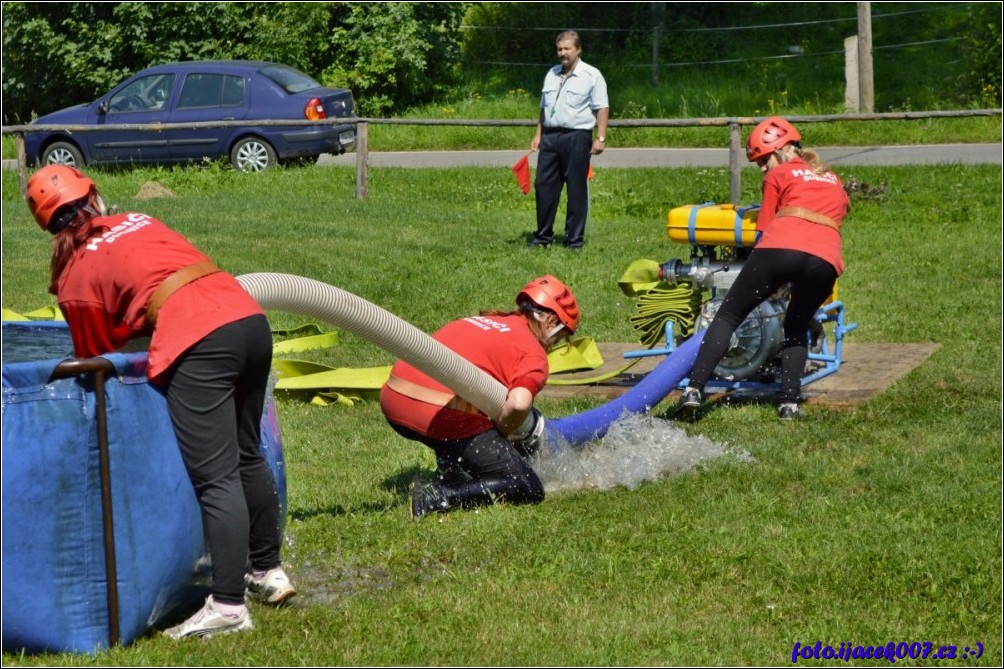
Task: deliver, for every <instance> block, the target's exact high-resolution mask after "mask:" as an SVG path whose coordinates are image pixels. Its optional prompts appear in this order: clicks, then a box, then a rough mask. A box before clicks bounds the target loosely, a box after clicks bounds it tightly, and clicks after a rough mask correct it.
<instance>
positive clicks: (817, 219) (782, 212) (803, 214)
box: [777, 207, 840, 232]
mask: <svg viewBox="0 0 1004 669" xmlns="http://www.w3.org/2000/svg"><path fill="white" fill-rule="evenodd" d="M777 215H778V216H794V217H796V218H803V219H805V220H807V221H809V222H810V223H818V224H819V225H825V226H826V227H828V228H833V229H834V230H836V231H837V232H840V224H839V223H837V222H836V221H834V220H833V219H832V218H830V217H829V216H827V215H826V214H820V213H819V212H818V211H812V210H811V209H806V208H805V207H781V208H780V209H778V210H777Z"/></svg>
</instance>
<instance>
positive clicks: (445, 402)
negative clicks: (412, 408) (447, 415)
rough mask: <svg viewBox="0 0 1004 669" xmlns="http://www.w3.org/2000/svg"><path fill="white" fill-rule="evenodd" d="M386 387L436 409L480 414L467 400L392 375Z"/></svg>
mask: <svg viewBox="0 0 1004 669" xmlns="http://www.w3.org/2000/svg"><path fill="white" fill-rule="evenodd" d="M386 385H387V387H388V388H390V389H391V390H393V391H394V392H398V393H401V394H402V395H404V396H405V397H410V398H411V399H413V400H418V401H419V402H425V403H426V404H431V405H433V406H437V407H446V408H447V409H453V410H455V411H464V412H466V413H473V414H480V413H481V411H480V410H479V409H478V408H477V407H476V406H474V405H473V404H471V403H470V402H468V401H467V400H465V399H463V398H461V397H458V396H457V395H454V394H453V393H444V392H442V391H441V390H433V389H432V388H426V387H425V386H420V385H418V384H417V383H412V382H411V381H405V380H404V379H402V378H401V377H399V376H394V375H393V374H391V375H390V378H388V379H387V384H386Z"/></svg>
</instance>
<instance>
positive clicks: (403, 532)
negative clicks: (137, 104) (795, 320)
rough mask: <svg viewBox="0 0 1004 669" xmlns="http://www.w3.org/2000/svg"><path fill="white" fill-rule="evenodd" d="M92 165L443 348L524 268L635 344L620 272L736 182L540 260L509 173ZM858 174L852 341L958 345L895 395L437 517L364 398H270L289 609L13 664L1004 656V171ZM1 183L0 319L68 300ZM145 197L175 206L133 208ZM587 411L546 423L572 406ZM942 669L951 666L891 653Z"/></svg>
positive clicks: (717, 419) (707, 188)
mask: <svg viewBox="0 0 1004 669" xmlns="http://www.w3.org/2000/svg"><path fill="white" fill-rule="evenodd" d="M94 176H95V178H96V180H97V181H98V183H99V185H100V186H101V187H102V189H103V193H104V195H105V199H106V201H110V202H116V203H118V204H119V205H121V206H122V207H123V208H126V209H139V210H142V211H145V212H148V213H150V214H153V215H155V216H157V217H158V218H161V219H163V220H165V221H167V222H168V223H169V224H170V225H172V226H173V227H175V228H176V229H178V230H179V231H181V232H183V233H184V234H186V235H188V236H189V237H190V238H191V239H192V240H193V241H195V242H196V243H197V244H198V245H199V246H200V247H201V248H202V249H203V250H205V251H206V252H207V253H209V254H210V255H211V256H212V257H213V258H214V259H215V260H216V261H217V263H218V264H219V265H220V266H221V267H223V268H225V269H227V270H228V271H231V272H233V273H235V274H242V273H247V272H253V271H274V272H284V273H290V274H298V275H303V276H308V277H311V278H315V279H318V280H320V281H324V282H326V283H330V284H332V285H335V286H338V287H340V288H343V289H345V290H348V291H350V292H352V293H354V294H357V295H359V296H361V297H364V298H366V299H368V300H371V301H373V302H375V303H376V304H379V305H380V306H382V307H384V308H386V309H388V310H389V311H391V312H392V313H394V314H397V315H399V316H401V317H402V318H404V319H405V320H407V321H409V322H411V323H413V324H415V325H416V326H418V327H420V328H422V329H423V330H426V331H431V330H433V329H435V328H436V327H438V326H439V325H440V324H442V323H443V322H445V321H446V320H449V319H452V318H456V317H459V316H463V315H469V314H470V313H473V312H475V311H477V310H479V309H482V308H489V307H504V306H506V305H509V304H510V303H511V300H512V298H513V294H514V291H515V290H516V289H518V287H519V286H521V285H522V284H523V283H524V282H525V281H526V280H527V279H528V278H529V277H532V276H535V275H538V274H541V273H544V272H550V273H554V274H556V275H557V276H559V277H561V278H563V279H564V280H565V281H567V282H568V284H569V285H570V286H571V287H572V288H573V290H574V291H575V292H576V294H577V296H578V298H579V300H580V303H581V306H582V310H583V320H582V329H581V332H582V334H584V335H588V336H591V337H593V338H595V339H597V340H598V341H632V340H634V333H633V331H632V330H631V327H630V323H629V321H628V319H629V316H630V313H631V304H630V301H629V300H628V299H627V298H626V297H624V296H623V295H622V294H621V293H620V291H619V289H618V288H617V285H616V281H617V278H618V277H619V276H620V274H621V272H622V271H623V269H624V268H625V267H626V266H627V265H628V264H629V263H630V262H631V261H633V260H635V259H638V258H653V259H656V260H665V259H667V258H669V257H685V256H686V255H687V253H688V249H687V248H686V247H684V246H681V245H677V244H672V243H670V242H669V241H668V240H667V238H666V236H665V228H664V221H665V214H666V212H667V211H668V209H669V208H670V207H672V206H677V205H682V204H688V203H695V202H701V201H706V200H713V201H719V202H724V201H727V199H728V174H727V172H726V171H725V170H720V169H680V170H660V169H622V170H617V169H608V170H603V172H602V173H601V174H600V175H598V178H597V180H596V181H595V182H594V184H593V186H592V196H593V200H592V202H593V206H592V217H591V221H590V224H589V228H588V230H587V246H586V248H585V249H584V250H583V251H582V252H581V253H578V254H571V253H566V252H565V251H564V250H562V249H560V248H556V249H551V250H547V251H540V250H538V251H534V252H531V251H529V250H527V249H526V248H525V247H524V240H525V235H526V234H527V233H528V232H529V231H530V230H531V229H532V227H533V222H532V221H533V200H532V197H526V196H523V195H521V194H520V193H519V191H518V189H517V188H516V185H515V183H514V181H513V178H512V174H511V173H510V172H509V171H508V170H507V169H489V168H464V169H449V170H430V169H425V170H406V169H379V170H372V171H371V173H370V189H369V193H370V196H369V199H368V200H366V201H359V200H356V199H355V198H354V172H353V171H352V170H351V169H350V168H325V169H296V170H277V171H275V172H270V173H265V174H261V175H244V174H238V173H235V172H233V171H231V170H215V169H208V170H152V169H150V170H135V171H127V172H116V173H100V172H96V173H94ZM841 176H843V177H844V179H845V180H847V179H849V178H851V177H853V178H855V179H857V180H858V181H860V182H865V183H870V184H878V183H880V182H886V184H887V187H886V189H885V191H884V193H883V194H882V195H881V196H879V197H877V198H874V199H858V200H857V201H855V202H854V208H853V211H852V214H851V217H850V218H849V219H848V222H847V225H846V228H845V234H844V238H845V255H846V257H847V260H848V269H847V272H846V274H845V275H844V277H843V278H842V280H841V284H840V289H841V293H840V294H841V299H842V300H844V301H845V303H846V304H847V307H848V316H849V318H851V319H852V320H853V321H855V322H857V323H858V324H859V328H858V329H857V330H855V331H854V332H853V333H852V334H851V335H850V338H851V340H852V341H855V342H880V343H889V344H895V343H908V342H937V343H938V344H940V348H939V349H938V351H937V352H936V353H935V354H934V355H933V356H932V357H931V358H929V359H928V360H927V361H926V362H925V363H924V364H923V365H922V366H921V367H919V368H918V369H916V370H914V371H913V372H912V373H910V374H909V375H907V376H906V377H904V378H903V379H901V380H900V381H899V382H898V383H897V384H896V385H894V386H893V387H892V388H891V389H889V390H888V391H886V392H885V393H883V394H882V395H880V396H879V397H877V398H875V399H873V400H871V401H870V402H868V403H866V404H864V405H861V406H858V407H854V408H848V409H841V410H838V409H831V408H822V407H813V408H810V409H809V410H808V416H807V419H806V420H804V421H801V422H798V423H795V424H781V423H779V422H778V421H777V420H776V418H775V415H774V410H773V408H772V407H770V406H768V405H755V404H754V405H744V406H735V407H723V408H721V409H718V410H714V411H711V412H710V413H709V414H708V415H707V416H706V417H705V418H704V419H702V420H701V421H700V422H698V423H695V424H686V425H678V424H676V423H675V422H673V421H671V420H669V419H668V417H667V412H668V408H669V406H668V405H667V404H660V405H659V406H657V407H655V408H654V409H653V411H652V412H651V415H652V416H653V423H652V424H651V425H647V426H645V427H644V429H645V430H647V432H646V434H649V435H650V437H649V440H650V441H653V440H655V439H662V438H664V437H665V435H666V434H670V435H671V436H672V439H673V440H676V443H678V444H680V445H681V446H685V445H687V444H691V445H692V444H693V443H694V442H693V441H691V440H690V438H693V437H697V436H698V435H701V436H704V437H706V438H707V439H709V440H710V441H711V442H713V443H716V444H722V445H725V446H727V447H728V448H729V449H730V451H731V452H733V453H745V454H748V456H749V457H743V458H738V457H720V458H714V459H710V460H708V461H706V462H704V463H703V464H702V465H701V466H699V467H697V468H694V469H690V470H688V471H685V472H681V473H676V474H670V473H665V474H663V475H661V476H658V477H655V478H653V479H652V480H648V481H646V482H644V483H642V484H640V485H638V486H637V487H635V488H633V489H631V488H628V487H623V486H619V487H615V488H613V489H610V490H600V489H597V488H595V487H591V486H589V485H585V486H583V487H582V488H581V489H577V490H573V489H565V490H561V491H557V492H553V493H552V494H549V497H548V499H547V500H546V501H545V502H544V503H543V504H541V505H539V506H536V507H496V508H489V509H483V510H480V511H478V512H461V513H454V514H450V515H447V516H443V517H437V518H427V519H425V520H423V521H422V522H411V521H409V520H408V518H407V511H406V508H407V495H408V484H409V482H410V481H411V479H412V477H413V475H415V474H420V473H428V472H430V471H431V469H432V468H433V466H434V462H433V459H432V457H431V455H430V452H429V451H428V450H427V449H425V448H423V447H421V446H417V445H415V444H412V443H409V442H406V441H404V440H402V439H400V438H399V437H398V436H397V435H396V434H395V433H393V432H392V431H391V430H390V429H389V427H388V426H387V425H386V423H385V421H384V420H383V418H382V416H381V414H380V411H379V407H378V406H376V405H375V403H373V402H363V403H361V404H358V405H357V406H355V407H352V408H338V407H329V408H320V407H317V406H312V405H309V404H305V403H301V402H297V401H293V400H289V399H282V398H280V399H279V400H278V409H279V418H280V423H281V425H282V427H283V438H284V443H285V452H286V462H287V471H288V481H289V519H288V523H287V549H286V556H287V558H288V561H289V566H290V571H291V573H292V574H293V577H294V579H295V580H296V581H297V583H298V584H299V586H300V588H301V590H302V591H303V594H302V596H301V597H300V598H299V601H298V602H297V604H296V605H295V606H293V607H291V608H288V609H285V610H278V611H273V610H267V609H262V608H255V609H254V610H253V615H254V617H255V624H256V627H257V629H256V630H255V631H254V632H251V633H248V634H242V635H235V636H232V637H222V638H218V639H214V640H211V641H208V642H189V643H180V644H178V643H173V642H170V641H169V640H167V639H164V638H160V637H158V636H150V637H148V638H143V639H140V640H139V641H137V642H136V643H134V644H133V645H131V646H129V647H127V648H117V649H114V650H112V651H109V652H105V653H102V654H100V655H98V656H96V657H91V656H72V655H52V656H40V657H18V656H14V655H4V657H3V660H4V664H5V665H11V666H43V665H45V666H101V665H110V666H135V665H235V664H236V665H246V666H254V665H261V666H264V665H290V666H295V665H352V666H384V665H472V666H493V665H538V666H576V665H716V664H723V665H725V664H736V665H776V664H788V663H790V662H791V654H792V649H793V646H794V644H795V643H796V642H798V643H801V644H803V645H812V644H815V642H816V641H817V640H818V641H822V643H823V644H824V645H826V644H832V645H833V646H835V647H839V645H840V643H841V642H847V643H851V644H854V645H858V644H860V645H865V646H867V645H885V644H886V643H888V642H890V641H893V642H897V643H898V642H900V641H906V642H912V641H918V642H924V641H930V642H932V643H933V644H934V647H935V648H936V649H937V648H939V647H940V646H942V645H949V644H950V645H956V646H958V649H959V657H961V652H962V648H963V647H965V646H970V647H973V646H975V644H976V642H981V643H982V644H983V646H984V649H985V650H984V652H983V654H982V656H981V657H980V658H978V659H976V658H972V657H970V658H969V659H967V660H966V664H970V665H977V666H996V665H999V664H1000V662H1001V660H1002V653H1001V637H1000V630H1001V606H1000V602H1001V568H1002V565H1001V501H1002V500H1001V485H1002V482H1001V413H1000V412H1001V394H1000V378H1001V372H1002V370H1001V256H1000V248H1001V229H1000V211H1001V205H1002V202H1001V186H1002V183H1001V170H1000V168H999V167H995V166H972V167H967V166H958V165H955V166H938V167H934V168H932V167H922V168H920V167H885V168H865V167H855V168H847V169H846V170H843V172H842V175H841ZM2 180H3V193H2V207H3V209H2V211H3V221H2V239H3V244H2V279H3V306H4V307H7V308H12V309H15V310H19V311H27V310H31V309H34V308H37V307H40V306H43V305H46V304H51V303H52V298H51V296H49V295H47V294H46V292H45V287H46V285H47V279H46V275H47V262H48V252H49V248H50V246H49V244H50V242H49V240H48V238H47V237H46V235H44V234H43V233H41V232H40V231H39V230H38V228H37V226H35V224H34V223H33V222H32V220H31V218H30V216H29V214H28V212H27V210H26V208H25V207H24V204H23V202H22V201H21V200H20V199H19V197H18V193H17V183H16V177H15V176H14V174H13V173H12V172H11V171H6V170H5V171H3V174H2ZM147 181H156V182H158V183H160V184H161V185H163V186H165V187H166V188H168V189H170V190H171V191H172V192H173V193H174V196H173V197H165V198H158V199H149V200H140V199H137V197H136V195H137V193H138V192H139V190H140V188H141V187H142V186H143V184H144V183H146V182H147ZM743 193H744V198H743V199H744V201H745V202H754V201H757V200H758V199H759V198H758V184H757V183H756V180H755V179H753V178H746V177H745V176H744V183H743ZM270 318H271V319H272V321H273V324H274V325H275V326H276V327H285V326H289V325H295V324H299V323H301V322H302V321H303V319H302V318H300V317H296V316H291V315H289V314H282V313H273V314H270ZM342 342H343V343H342V345H341V346H339V347H337V348H335V349H331V350H328V351H323V352H318V353H316V354H315V357H316V359H318V360H319V361H322V362H326V363H328V364H331V365H333V366H363V365H373V364H384V363H387V362H390V358H389V356H388V354H386V353H385V352H384V351H382V350H380V349H378V348H376V347H375V346H373V345H372V344H369V343H368V342H365V341H360V340H358V339H355V338H353V337H352V336H351V335H347V334H344V333H343V337H342ZM595 404H596V403H595V401H593V400H588V399H575V400H562V401H558V400H545V401H542V402H541V403H540V406H541V409H542V410H543V412H544V414H545V415H547V416H552V417H558V416H566V415H570V414H573V413H577V412H579V411H582V410H585V409H588V408H590V407H592V406H595ZM645 444H646V442H645V441H644V440H643V441H642V442H641V445H640V446H639V447H638V448H639V449H643V448H644V447H645ZM602 449H603V447H602V446H601V447H600V452H602ZM5 521H6V522H11V519H5ZM810 663H811V662H810ZM939 663H940V664H944V665H951V666H954V665H956V664H958V660H941V661H940V662H939V661H935V660H927V661H919V660H918V661H911V660H904V661H901V662H899V663H897V664H924V665H928V664H930V665H937V664H939ZM816 664H825V662H817V663H816ZM856 664H868V665H871V664H874V661H858V662H856Z"/></svg>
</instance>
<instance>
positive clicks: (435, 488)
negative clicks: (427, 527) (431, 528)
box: [411, 483, 450, 520]
mask: <svg viewBox="0 0 1004 669" xmlns="http://www.w3.org/2000/svg"><path fill="white" fill-rule="evenodd" d="M449 510H450V501H449V499H447V497H446V491H445V490H444V488H443V486H441V485H440V484H438V483H416V484H415V488H414V489H413V490H412V491H411V519H412V520H417V519H419V518H421V517H422V516H424V515H426V514H429V513H444V512H446V511H449Z"/></svg>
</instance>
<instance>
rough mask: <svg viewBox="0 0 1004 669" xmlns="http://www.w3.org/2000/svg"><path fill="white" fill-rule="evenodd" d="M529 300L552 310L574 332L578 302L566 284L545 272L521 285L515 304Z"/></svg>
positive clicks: (577, 317) (577, 321) (576, 324)
mask: <svg viewBox="0 0 1004 669" xmlns="http://www.w3.org/2000/svg"><path fill="white" fill-rule="evenodd" d="M526 300H529V301H530V302H532V303H533V304H534V305H536V306H538V307H540V308H542V309H547V310H548V311H553V312H554V314H555V315H556V316H557V317H558V320H559V321H561V324H562V325H564V326H565V327H566V328H568V330H569V331H570V332H575V328H576V327H577V326H578V324H579V303H578V302H576V301H575V296H574V295H572V291H570V290H569V289H568V286H566V285H565V284H563V283H562V282H561V281H559V280H558V279H556V278H555V277H553V276H551V275H550V274H547V275H545V276H541V277H538V278H536V279H534V280H533V281H531V282H530V283H528V284H526V285H525V286H523V290H521V291H519V295H517V296H516V304H518V305H521V306H522V304H523V302H525V301H526Z"/></svg>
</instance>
